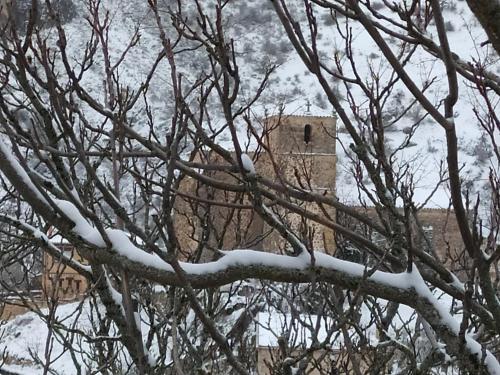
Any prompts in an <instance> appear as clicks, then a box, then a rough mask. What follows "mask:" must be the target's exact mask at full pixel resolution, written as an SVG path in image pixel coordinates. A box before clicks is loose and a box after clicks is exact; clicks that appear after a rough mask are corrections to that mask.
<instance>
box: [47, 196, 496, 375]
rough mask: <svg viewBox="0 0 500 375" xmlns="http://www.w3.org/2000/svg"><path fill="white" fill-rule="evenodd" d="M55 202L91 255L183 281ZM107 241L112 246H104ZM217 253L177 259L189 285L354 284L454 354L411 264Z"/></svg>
mask: <svg viewBox="0 0 500 375" xmlns="http://www.w3.org/2000/svg"><path fill="white" fill-rule="evenodd" d="M56 204H57V205H58V207H59V208H60V209H61V210H62V211H63V212H64V213H65V214H66V215H67V216H68V218H69V219H70V220H72V221H73V222H74V224H75V226H74V227H73V229H72V231H73V232H74V234H76V235H78V236H80V237H81V238H82V239H84V240H85V241H86V242H87V243H88V244H90V245H93V246H94V247H96V248H100V249H99V250H98V251H97V252H93V254H92V256H93V257H94V259H96V260H97V261H100V262H102V263H110V262H112V263H113V265H118V263H119V264H120V266H121V267H122V268H124V269H127V270H129V271H131V272H133V273H135V274H136V275H137V276H139V277H142V278H145V279H149V280H151V281H156V282H159V283H162V284H166V285H178V286H182V285H183V284H182V281H181V280H180V278H179V276H178V275H177V274H176V272H175V271H174V269H173V267H172V266H171V265H170V264H169V263H167V262H165V261H164V260H162V259H161V258H160V257H159V256H158V255H156V254H150V253H147V252H146V251H144V250H143V249H141V248H139V247H137V246H135V245H134V244H133V243H132V241H131V240H130V238H129V236H128V234H127V233H126V232H124V231H121V230H117V229H106V230H105V235H106V236H107V237H108V238H107V239H108V240H109V241H104V239H103V238H102V236H101V235H100V233H99V232H98V231H97V229H95V228H94V227H93V226H92V225H90V224H89V223H88V221H87V220H86V219H85V218H84V217H83V216H82V215H81V214H80V212H79V211H78V209H77V208H76V207H75V206H74V205H73V204H72V203H70V202H67V201H56ZM106 243H110V244H111V248H108V247H106ZM220 253H221V254H222V257H221V258H220V259H218V260H216V261H213V262H207V263H199V264H193V263H186V262H179V265H180V266H181V268H182V270H183V271H184V272H185V279H186V280H187V281H188V282H189V283H190V284H191V285H192V286H193V287H194V288H208V287H216V286H221V285H225V284H229V283H231V282H234V281H238V280H243V279H251V278H253V279H265V280H272V281H283V282H310V281H311V280H312V279H314V280H316V281H320V282H321V281H322V282H328V283H331V284H335V285H338V286H340V287H344V288H348V289H359V290H360V291H362V292H365V293H368V294H371V295H373V296H376V297H381V298H385V299H388V300H392V301H394V302H398V303H402V304H405V305H408V306H410V307H413V308H414V309H415V310H417V311H418V312H419V313H420V314H421V315H422V317H423V318H424V319H426V320H427V321H428V323H429V324H430V325H431V326H432V327H433V329H434V330H435V331H436V332H438V335H439V337H440V338H441V339H442V340H443V341H444V342H445V344H446V345H447V347H448V349H449V350H450V352H451V353H453V354H455V355H458V353H460V352H461V350H462V348H460V347H458V346H457V342H460V340H458V337H459V334H460V333H459V330H460V329H459V322H458V321H457V320H455V319H454V318H453V317H452V315H451V314H450V313H449V312H448V311H447V310H446V307H444V306H442V305H441V304H440V303H439V301H438V300H437V299H436V297H435V296H434V295H433V294H432V292H431V291H430V290H429V288H428V287H427V285H426V284H425V281H424V280H423V278H422V276H421V275H420V273H419V272H418V269H417V267H416V265H415V266H414V267H413V271H412V272H411V273H407V272H403V273H390V272H383V271H378V270H374V271H373V270H370V269H369V268H368V267H367V266H364V265H361V264H357V263H352V262H349V261H345V260H341V259H338V258H335V257H333V256H330V255H327V254H325V253H323V252H318V251H315V252H313V253H312V254H311V253H309V252H305V251H303V252H301V253H300V254H299V255H298V256H287V255H279V254H275V253H273V252H272V251H269V252H263V251H256V250H247V249H238V250H230V251H221V252H220ZM465 349H466V350H467V351H468V352H469V354H470V357H471V358H475V361H476V363H477V364H480V363H482V361H484V365H485V366H486V367H487V368H488V370H489V372H490V373H491V374H500V364H499V363H498V360H497V359H496V358H495V357H494V356H493V355H492V354H491V353H490V352H489V351H487V350H485V348H483V347H482V346H481V345H480V344H479V343H478V342H477V341H475V340H474V339H473V338H472V337H470V336H469V335H465Z"/></svg>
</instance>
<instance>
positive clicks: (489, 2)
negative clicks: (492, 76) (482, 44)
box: [467, 0, 500, 55]
mask: <svg viewBox="0 0 500 375" xmlns="http://www.w3.org/2000/svg"><path fill="white" fill-rule="evenodd" d="M467 4H468V5H469V8H470V10H471V11H472V13H474V15H475V16H476V18H477V19H478V21H479V23H481V26H483V29H484V31H485V32H486V35H488V39H489V42H490V43H491V45H492V46H493V48H494V49H495V50H496V51H497V53H498V54H499V55H500V2H499V1H498V0H467Z"/></svg>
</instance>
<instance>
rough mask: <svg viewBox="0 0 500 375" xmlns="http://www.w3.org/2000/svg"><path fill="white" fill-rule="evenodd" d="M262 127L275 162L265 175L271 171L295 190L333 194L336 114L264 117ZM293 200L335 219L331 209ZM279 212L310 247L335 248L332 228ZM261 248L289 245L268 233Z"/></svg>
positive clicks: (332, 249) (327, 249) (331, 249)
mask: <svg viewBox="0 0 500 375" xmlns="http://www.w3.org/2000/svg"><path fill="white" fill-rule="evenodd" d="M265 129H266V131H267V133H268V137H267V143H268V146H269V149H270V150H271V153H272V155H273V159H274V160H275V165H274V166H271V168H272V169H271V170H270V171H268V172H267V173H266V174H267V175H268V176H271V175H273V174H274V178H275V179H276V180H278V181H279V180H285V181H287V182H289V183H291V184H292V185H294V186H295V187H296V188H298V189H302V190H306V191H313V192H315V193H319V194H329V195H333V194H334V193H335V176H336V160H337V158H336V153H335V137H336V118H335V117H326V116H279V117H278V116H273V117H269V118H267V119H266V120H265ZM273 169H274V171H273ZM295 203H296V204H299V205H300V206H301V207H302V208H304V209H307V210H308V211H311V212H313V213H315V214H318V215H320V216H325V217H327V218H329V219H331V220H333V221H334V220H335V212H334V210H333V209H332V208H328V209H325V208H324V207H323V208H321V207H319V206H318V205H317V204H315V203H310V202H298V201H297V202H295ZM279 214H280V216H281V217H282V218H283V219H284V220H285V222H287V223H288V225H289V226H290V227H291V228H292V229H293V230H294V232H295V233H298V234H300V236H301V238H302V240H303V241H305V242H306V243H307V244H308V245H309V246H310V247H311V248H314V249H315V250H324V251H325V252H327V253H333V252H334V251H335V242H334V236H333V231H332V230H331V229H328V228H326V227H324V226H322V225H320V224H317V223H312V222H310V221H308V220H304V219H303V218H301V217H300V216H299V215H296V214H290V213H287V212H285V210H280V212H279ZM265 229H266V228H264V231H265ZM264 247H270V248H276V247H278V248H279V249H281V250H284V249H286V248H287V247H288V246H287V245H286V244H285V243H284V242H283V240H282V239H280V238H279V236H277V235H270V236H268V238H267V240H266V243H265V244H264Z"/></svg>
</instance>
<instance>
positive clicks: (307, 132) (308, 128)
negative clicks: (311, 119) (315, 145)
mask: <svg viewBox="0 0 500 375" xmlns="http://www.w3.org/2000/svg"><path fill="white" fill-rule="evenodd" d="M311 131H312V128H311V125H309V124H306V126H304V142H305V143H309V142H311Z"/></svg>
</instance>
